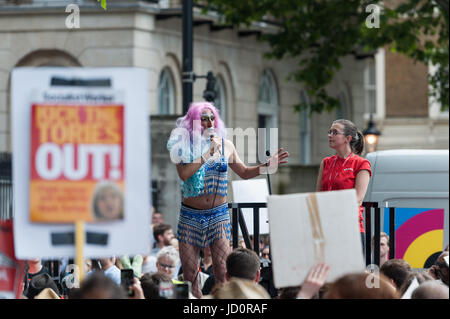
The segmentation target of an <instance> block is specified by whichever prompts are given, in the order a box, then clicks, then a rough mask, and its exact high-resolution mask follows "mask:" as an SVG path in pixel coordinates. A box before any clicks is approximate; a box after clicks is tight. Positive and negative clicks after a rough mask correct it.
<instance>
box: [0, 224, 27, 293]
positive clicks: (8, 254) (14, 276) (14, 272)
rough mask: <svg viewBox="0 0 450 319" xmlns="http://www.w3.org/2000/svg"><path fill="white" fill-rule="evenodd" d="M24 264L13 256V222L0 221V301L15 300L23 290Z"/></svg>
mask: <svg viewBox="0 0 450 319" xmlns="http://www.w3.org/2000/svg"><path fill="white" fill-rule="evenodd" d="M24 266H25V263H24V262H23V261H19V260H17V259H16V257H15V254H14V240H13V222H12V220H7V221H5V220H0V299H14V298H15V299H17V298H19V297H20V294H21V293H22V290H23V276H24V268H25V267H24Z"/></svg>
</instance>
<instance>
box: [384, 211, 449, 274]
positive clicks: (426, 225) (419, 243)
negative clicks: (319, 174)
mask: <svg viewBox="0 0 450 319" xmlns="http://www.w3.org/2000/svg"><path fill="white" fill-rule="evenodd" d="M395 219H396V220H395V258H398V259H404V260H406V261H407V262H408V263H409V264H410V265H411V267H413V268H426V267H429V265H428V263H429V261H430V260H431V259H434V258H436V257H437V256H438V255H439V254H440V253H441V252H442V246H443V241H444V209H429V208H396V209H395ZM384 232H385V233H387V234H388V235H389V209H386V211H385V217H384Z"/></svg>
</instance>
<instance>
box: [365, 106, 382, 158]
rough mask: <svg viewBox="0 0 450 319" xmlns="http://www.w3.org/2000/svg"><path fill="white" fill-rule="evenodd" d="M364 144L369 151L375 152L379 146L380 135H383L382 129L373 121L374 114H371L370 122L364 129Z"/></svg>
mask: <svg viewBox="0 0 450 319" xmlns="http://www.w3.org/2000/svg"><path fill="white" fill-rule="evenodd" d="M363 135H364V142H365V143H364V144H365V145H366V147H367V148H366V149H367V153H370V152H375V151H376V149H377V147H378V137H379V136H380V135H381V133H380V131H378V130H377V128H376V127H375V123H374V121H373V114H370V119H369V123H368V124H367V128H366V129H365V130H364V131H363Z"/></svg>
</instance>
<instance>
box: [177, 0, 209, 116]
mask: <svg viewBox="0 0 450 319" xmlns="http://www.w3.org/2000/svg"><path fill="white" fill-rule="evenodd" d="M192 21H193V18H192V0H183V23H182V27H183V30H182V33H183V52H182V53H183V66H182V67H183V114H186V113H187V111H188V109H189V105H190V104H191V102H192V86H193V84H194V82H195V80H196V79H198V78H205V79H206V80H207V82H206V89H205V90H204V91H203V98H204V99H205V100H206V101H208V102H213V101H214V100H215V98H216V95H217V94H216V91H215V90H214V86H215V84H216V79H215V78H214V75H213V73H212V72H211V71H209V72H208V73H207V74H206V75H196V74H195V73H194V71H193V54H192V52H193V31H192Z"/></svg>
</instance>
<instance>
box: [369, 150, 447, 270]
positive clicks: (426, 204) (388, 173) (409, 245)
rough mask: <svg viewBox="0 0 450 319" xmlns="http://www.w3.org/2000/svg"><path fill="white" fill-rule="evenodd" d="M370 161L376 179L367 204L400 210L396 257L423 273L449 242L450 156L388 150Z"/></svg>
mask: <svg viewBox="0 0 450 319" xmlns="http://www.w3.org/2000/svg"><path fill="white" fill-rule="evenodd" d="M366 158H367V159H368V160H369V161H370V163H371V165H372V178H371V179H370V183H369V186H368V189H367V193H366V196H365V198H364V201H365V202H377V203H378V205H379V207H381V208H384V207H395V208H396V236H395V237H396V240H395V242H396V253H395V256H396V258H402V259H405V260H407V261H408V262H409V263H410V264H411V266H412V267H414V268H423V267H424V265H425V264H426V261H427V259H430V258H431V257H432V256H433V255H434V257H436V255H437V254H438V253H439V252H440V251H442V250H443V249H444V248H445V247H446V246H447V245H448V242H449V238H448V236H449V212H448V206H449V198H448V184H449V180H448V177H449V176H448V167H449V151H448V150H388V151H378V152H373V153H369V154H368V155H367V157H366ZM382 211H383V209H382ZM384 212H385V213H384V218H383V219H384V221H382V222H381V225H382V226H381V227H382V231H384V232H386V233H388V232H389V218H388V217H387V215H386V214H387V212H388V209H387V208H386V209H385V210H384ZM382 216H383V214H382ZM372 225H373V224H372Z"/></svg>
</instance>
